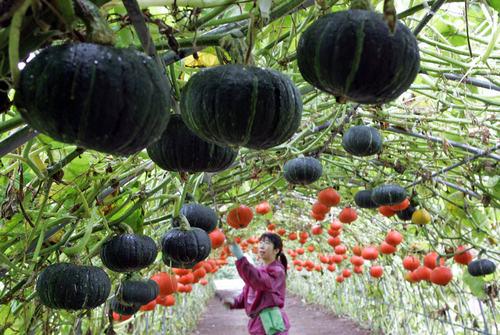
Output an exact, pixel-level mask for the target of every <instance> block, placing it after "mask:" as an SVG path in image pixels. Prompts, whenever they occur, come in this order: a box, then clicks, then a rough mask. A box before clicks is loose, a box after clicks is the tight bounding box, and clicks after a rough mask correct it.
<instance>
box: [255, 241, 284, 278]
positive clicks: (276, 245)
mask: <svg viewBox="0 0 500 335" xmlns="http://www.w3.org/2000/svg"><path fill="white" fill-rule="evenodd" d="M263 239H266V240H269V241H271V243H272V244H273V248H274V249H278V250H279V252H278V254H277V255H276V258H278V257H279V259H280V262H281V264H283V266H284V267H285V273H287V271H288V260H287V258H286V256H285V254H284V253H283V241H282V240H281V237H280V236H279V235H278V234H275V233H269V232H267V233H264V234H262V235H260V237H259V241H262V240H263Z"/></svg>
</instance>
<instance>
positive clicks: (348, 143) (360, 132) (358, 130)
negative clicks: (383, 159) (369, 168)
mask: <svg viewBox="0 0 500 335" xmlns="http://www.w3.org/2000/svg"><path fill="white" fill-rule="evenodd" d="M342 147H343V148H344V149H345V151H347V152H348V153H350V154H352V155H354V156H361V157H364V156H370V155H374V154H378V153H379V152H380V151H382V137H381V136H380V133H379V132H378V130H377V129H375V128H373V127H367V126H354V127H351V128H349V130H347V132H346V133H345V134H344V136H343V137H342Z"/></svg>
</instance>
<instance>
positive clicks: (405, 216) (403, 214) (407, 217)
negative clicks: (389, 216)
mask: <svg viewBox="0 0 500 335" xmlns="http://www.w3.org/2000/svg"><path fill="white" fill-rule="evenodd" d="M416 210H417V209H416V208H415V207H414V206H412V205H410V206H408V208H406V209H405V210H402V211H399V212H396V214H397V216H398V218H399V219H400V220H403V221H411V217H412V215H413V213H415V211H416Z"/></svg>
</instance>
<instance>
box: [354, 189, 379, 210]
mask: <svg viewBox="0 0 500 335" xmlns="http://www.w3.org/2000/svg"><path fill="white" fill-rule="evenodd" d="M354 202H355V203H356V205H357V206H358V207H360V208H377V207H378V205H377V204H376V203H374V202H373V200H372V190H362V191H359V192H357V193H356V194H355V195H354Z"/></svg>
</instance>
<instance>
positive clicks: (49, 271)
mask: <svg viewBox="0 0 500 335" xmlns="http://www.w3.org/2000/svg"><path fill="white" fill-rule="evenodd" d="M110 291H111V282H110V280H109V277H108V275H107V274H106V272H104V270H102V269H101V268H98V267H95V266H79V265H74V264H70V263H57V264H52V265H49V266H48V267H47V268H46V269H44V270H43V271H42V273H41V274H40V276H39V277H38V279H37V282H36V292H37V294H38V297H39V298H40V300H41V302H42V303H43V304H44V305H45V306H47V307H50V308H60V309H69V310H79V309H91V308H95V307H97V306H99V305H101V304H103V303H104V302H105V301H106V299H107V298H108V296H109V292H110Z"/></svg>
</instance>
